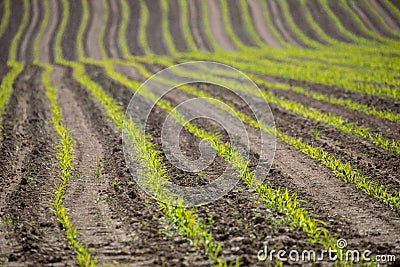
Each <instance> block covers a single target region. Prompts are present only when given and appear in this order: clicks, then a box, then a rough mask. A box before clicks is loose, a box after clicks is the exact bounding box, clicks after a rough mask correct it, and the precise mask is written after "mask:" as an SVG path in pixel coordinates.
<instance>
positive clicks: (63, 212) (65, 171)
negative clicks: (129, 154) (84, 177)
mask: <svg viewBox="0 0 400 267" xmlns="http://www.w3.org/2000/svg"><path fill="white" fill-rule="evenodd" d="M43 5H44V10H45V15H44V18H43V20H42V23H41V26H40V30H39V34H38V35H37V36H36V39H35V42H34V44H35V47H34V52H35V53H34V64H36V65H38V66H40V67H41V68H43V69H44V72H43V73H42V83H43V85H44V87H45V88H46V96H47V98H48V99H49V102H50V107H51V112H52V123H53V127H54V129H55V131H56V132H57V134H58V136H59V139H60V140H59V142H58V144H57V151H56V152H57V154H56V157H57V163H58V166H59V168H60V172H61V181H60V183H59V184H57V185H56V188H55V194H54V199H53V200H52V206H53V212H54V213H55V214H56V216H57V219H58V221H59V222H60V223H61V224H62V225H63V227H64V228H65V234H66V237H67V241H68V244H69V245H70V247H71V248H72V249H73V250H74V252H75V253H76V254H77V260H78V262H79V264H80V266H96V265H97V264H96V259H93V258H92V255H91V254H90V253H89V252H88V250H87V248H86V247H84V246H83V245H82V244H81V243H80V242H79V241H78V240H76V235H77V230H76V228H75V227H74V225H73V223H72V221H71V219H70V216H69V214H68V208H66V207H65V206H64V198H65V195H64V189H65V188H66V187H67V185H68V180H69V179H70V178H71V176H72V172H73V169H74V162H73V160H74V143H75V141H74V140H73V139H72V137H71V136H70V130H69V129H68V128H67V127H66V126H65V125H64V124H63V122H62V120H63V115H62V111H61V108H60V107H59V105H58V102H57V88H56V87H55V86H54V85H53V84H52V83H51V73H52V71H53V67H52V65H50V64H44V63H42V62H40V55H39V43H40V40H41V38H42V35H43V32H44V30H45V28H46V25H47V23H48V20H49V16H50V11H49V3H48V0H46V1H43ZM63 11H64V14H65V13H67V12H68V11H67V10H65V9H64V10H63ZM67 14H68V13H67ZM63 20H64V19H63ZM61 25H66V24H65V23H62V24H61ZM64 29H65V26H64V27H63V26H61V27H60V28H59V31H58V32H57V35H56V43H61V37H62V34H63V32H64ZM57 56H58V57H60V54H56V57H57Z"/></svg>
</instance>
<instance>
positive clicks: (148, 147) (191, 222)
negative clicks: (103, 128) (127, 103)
mask: <svg viewBox="0 0 400 267" xmlns="http://www.w3.org/2000/svg"><path fill="white" fill-rule="evenodd" d="M63 4H64V6H68V3H67V2H66V0H65V1H63ZM84 12H88V10H87V9H84ZM125 18H127V17H126V16H125ZM123 23H126V20H125V21H124V22H123ZM86 26H87V25H85V24H81V26H80V27H81V28H86ZM82 32H83V31H82ZM123 33H125V31H120V34H123ZM77 43H78V46H77V47H78V49H79V48H80V49H81V48H82V47H83V46H82V45H79V43H81V44H82V43H83V40H82V34H79V35H78V36H77ZM100 44H101V45H103V44H102V42H101V41H100ZM122 44H126V42H123V43H122ZM124 51H125V53H126V52H127V51H128V50H127V49H123V52H124ZM78 54H79V55H80V56H81V57H80V58H79V59H78V60H79V61H81V62H84V63H90V64H100V65H107V63H106V62H105V61H96V60H92V59H88V58H86V57H84V53H83V51H80V52H79V53H78ZM58 62H59V63H61V64H63V65H65V66H68V67H71V68H72V69H73V77H74V78H75V79H76V80H77V81H78V82H79V83H80V84H82V85H83V86H84V87H85V88H86V89H87V90H89V92H90V93H91V94H92V96H93V97H94V98H95V99H96V100H97V101H98V102H99V103H100V104H101V105H102V106H103V108H104V110H105V111H106V114H107V115H108V117H109V118H110V119H111V120H112V121H113V122H114V124H115V125H116V127H117V128H118V129H119V130H121V131H122V130H123V129H124V132H126V133H127V134H128V136H129V137H131V141H132V142H133V143H132V144H133V145H134V146H135V148H136V149H137V155H138V156H139V161H140V163H141V165H142V166H143V167H144V168H143V169H144V170H147V171H145V172H144V173H143V174H142V175H144V176H145V177H147V178H148V179H149V181H152V182H153V183H152V186H151V187H152V188H151V189H152V190H154V193H156V194H157V195H158V196H159V199H161V201H159V202H158V205H159V207H160V209H161V210H162V211H163V212H164V214H165V216H166V218H167V219H168V221H169V222H170V223H171V224H173V225H174V226H175V227H176V228H177V230H178V231H179V232H181V233H182V234H184V235H185V236H187V238H189V239H191V240H192V241H193V245H194V246H204V249H205V252H206V254H207V255H208V256H209V257H210V259H212V260H213V261H214V262H215V263H216V264H217V266H226V264H227V263H226V262H224V261H223V260H222V259H221V258H220V255H219V253H220V250H221V247H222V246H221V244H219V243H216V242H215V241H214V240H213V235H212V232H211V231H210V229H209V226H207V225H206V224H205V223H203V222H202V220H201V219H200V218H198V217H197V215H196V211H195V210H194V209H189V208H187V207H185V206H182V205H181V204H182V203H180V202H179V200H178V203H176V202H175V201H174V200H173V198H172V196H168V195H167V194H165V192H164V191H163V186H162V185H163V181H166V180H168V177H167V175H166V169H165V167H164V166H163V164H162V161H161V159H160V152H159V151H157V150H155V149H154V145H153V144H152V143H151V142H150V141H148V137H146V136H145V135H144V133H142V132H141V131H140V130H139V128H138V127H137V126H136V125H134V124H133V122H132V121H129V120H128V121H126V122H127V124H125V125H124V115H125V114H124V110H123V108H122V106H120V105H119V104H118V103H117V102H116V101H115V100H114V99H113V98H112V97H111V96H110V95H108V94H107V93H106V92H104V91H103V90H102V88H101V87H100V86H99V85H98V84H96V83H95V82H93V81H92V80H91V79H90V77H89V76H87V75H86V73H85V69H84V66H83V65H82V64H81V63H78V62H72V61H67V60H65V59H59V60H58ZM106 69H107V70H108V71H111V72H112V71H113V67H112V66H109V67H108V68H107V67H106Z"/></svg>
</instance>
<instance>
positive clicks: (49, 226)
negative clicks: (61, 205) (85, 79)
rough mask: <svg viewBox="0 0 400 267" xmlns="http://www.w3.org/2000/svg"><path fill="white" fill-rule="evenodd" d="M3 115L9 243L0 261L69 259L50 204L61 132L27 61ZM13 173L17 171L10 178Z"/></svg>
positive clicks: (4, 205) (4, 197)
mask: <svg viewBox="0 0 400 267" xmlns="http://www.w3.org/2000/svg"><path fill="white" fill-rule="evenodd" d="M10 103H11V105H10V109H9V110H8V111H7V112H6V114H5V116H4V117H3V121H4V125H5V130H4V133H3V140H2V148H1V151H2V153H1V157H0V161H1V164H0V166H1V172H0V173H1V193H0V194H1V196H2V197H1V220H2V223H1V227H0V229H1V230H0V232H2V234H4V236H5V239H6V243H5V244H2V249H0V252H1V255H0V261H2V262H6V263H8V264H10V265H11V266H12V265H19V264H23V265H32V266H34V265H46V266H54V265H61V263H63V264H62V265H64V264H67V263H68V262H71V261H72V260H73V259H74V257H75V256H74V255H73V252H72V251H71V250H70V249H69V248H68V244H67V242H66V239H65V237H64V233H63V230H62V228H61V227H60V224H59V223H58V222H57V220H56V217H55V216H54V215H52V213H51V212H50V210H51V203H50V201H51V199H52V197H53V196H52V194H51V191H52V189H53V187H54V184H55V183H58V182H59V172H58V167H57V165H55V160H56V159H55V157H54V153H55V152H54V144H55V142H56V135H55V132H54V130H53V129H52V125H51V124H49V120H50V117H49V116H50V113H49V112H50V110H49V104H48V101H47V98H46V97H45V95H44V91H43V87H42V86H41V85H40V70H39V69H38V68H36V67H27V68H26V70H25V71H24V73H23V74H21V76H20V78H19V81H18V82H17V83H16V85H15V91H14V93H13V95H12V96H11V100H10ZM10 177H13V178H12V179H10Z"/></svg>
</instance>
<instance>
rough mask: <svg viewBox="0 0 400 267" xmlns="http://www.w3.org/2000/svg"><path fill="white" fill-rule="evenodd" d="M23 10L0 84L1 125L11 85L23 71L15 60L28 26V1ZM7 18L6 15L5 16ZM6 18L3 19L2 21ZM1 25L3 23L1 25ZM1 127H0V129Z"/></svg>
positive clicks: (8, 4)
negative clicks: (5, 71)
mask: <svg viewBox="0 0 400 267" xmlns="http://www.w3.org/2000/svg"><path fill="white" fill-rule="evenodd" d="M5 8H8V9H10V3H9V2H8V1H7V2H6V4H5ZM23 8H24V13H23V17H22V22H21V24H20V26H19V28H18V31H17V33H16V35H15V36H14V38H13V40H12V43H11V48H10V55H9V59H8V61H7V66H8V67H9V68H11V70H10V71H9V72H8V73H7V74H6V75H5V77H4V78H3V79H2V81H1V84H0V123H1V117H2V115H3V112H4V109H5V106H6V105H7V104H8V101H9V98H10V95H11V93H12V91H13V84H14V81H15V79H16V78H17V76H18V75H19V74H20V73H21V72H22V71H23V69H24V65H23V64H22V63H21V62H19V61H18V60H17V49H18V44H19V41H20V39H21V36H22V33H23V31H24V29H25V27H26V26H27V24H28V20H29V1H28V0H24V3H23ZM4 12H5V13H6V14H7V13H9V12H10V11H9V10H8V11H4ZM5 16H7V15H5ZM5 19H6V18H4V20H3V21H6V20H5ZM2 24H3V23H2ZM1 128H2V126H0V129H1Z"/></svg>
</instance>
